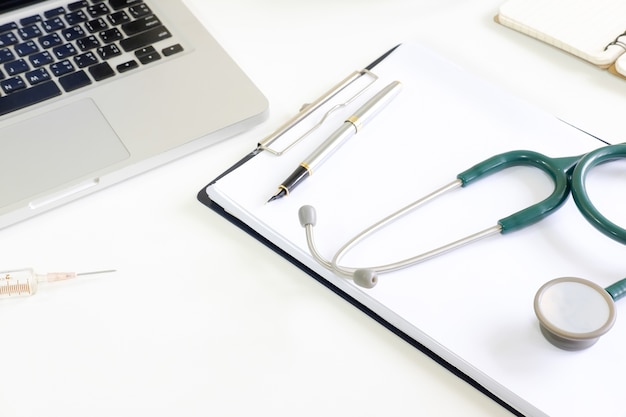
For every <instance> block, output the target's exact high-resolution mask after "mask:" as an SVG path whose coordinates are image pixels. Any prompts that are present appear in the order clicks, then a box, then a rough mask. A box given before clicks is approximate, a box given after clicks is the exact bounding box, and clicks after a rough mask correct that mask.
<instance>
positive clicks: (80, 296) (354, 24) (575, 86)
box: [0, 0, 626, 417]
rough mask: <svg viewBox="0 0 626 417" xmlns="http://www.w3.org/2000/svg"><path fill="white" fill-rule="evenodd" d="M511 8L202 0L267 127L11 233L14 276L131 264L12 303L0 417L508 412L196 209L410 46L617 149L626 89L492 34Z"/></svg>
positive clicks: (7, 251)
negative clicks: (302, 118) (263, 105)
mask: <svg viewBox="0 0 626 417" xmlns="http://www.w3.org/2000/svg"><path fill="white" fill-rule="evenodd" d="M499 3H500V2H499V1H496V0H443V1H426V0H386V1H382V0H360V1H355V0H342V1H336V0H332V1H331V0H320V1H312V2H297V1H285V0H283V1H280V0H266V1H264V2H260V1H254V0H229V1H227V2H226V1H211V0H188V4H189V5H190V7H191V8H192V9H193V10H194V11H195V12H196V13H197V15H198V16H199V17H200V18H201V20H202V21H203V22H204V23H205V24H206V26H207V28H208V29H209V30H210V31H211V32H212V33H213V35H214V36H215V37H216V38H217V39H218V40H219V41H220V42H221V43H222V44H223V45H224V47H225V48H226V49H227V50H228V51H229V52H230V53H231V55H232V56H233V57H234V58H235V60H236V61H237V62H238V63H239V64H240V65H241V66H242V67H243V68H244V69H245V71H246V72H247V73H248V74H249V75H250V77H251V78H252V79H253V80H254V81H255V82H256V83H257V85H258V86H259V87H260V89H261V90H262V91H263V92H264V93H265V94H266V96H267V98H268V99H269V101H270V105H271V114H270V117H269V120H268V121H267V122H265V123H263V124H262V125H260V126H258V127H257V128H255V129H253V130H252V131H249V132H246V133H245V134H242V135H240V136H237V137H235V138H232V139H229V140H227V141H225V142H222V143H220V144H217V145H215V146H213V147H211V148H209V149H206V150H203V151H200V152H197V153H195V154H193V155H191V156H189V157H186V158H184V159H181V160H178V161H175V162H173V163H170V164H168V165H166V166H164V167H161V168H159V169H156V170H153V171H151V172H149V173H146V174H143V175H141V176H139V177H137V178H134V179H131V180H128V181H126V182H124V183H122V184H119V185H117V186H115V187H112V188H110V189H107V190H104V191H101V192H99V193H97V194H94V195H92V196H89V197H86V198H84V199H82V200H79V201H76V202H74V203H71V204H69V205H67V206H64V207H62V208H59V209H56V210H54V211H52V212H49V213H46V214H44V215H42V216H39V217H37V218H34V219H31V220H28V221H26V222H23V223H21V224H18V225H15V226H11V227H9V228H6V229H3V230H0V254H1V255H0V260H1V261H2V264H1V265H0V269H2V268H4V269H12V268H19V267H24V266H33V267H35V268H36V269H37V270H38V271H42V272H45V271H54V270H75V271H89V270H98V269H108V268H115V269H117V272H115V273H113V274H109V275H101V276H98V277H91V278H85V279H81V280H74V281H68V282H64V283H58V284H55V285H49V286H47V287H45V288H43V287H42V288H41V289H40V292H39V293H38V294H36V295H35V296H33V297H29V298H21V299H13V300H1V302H0V317H1V320H0V335H1V336H0V338H1V340H2V349H1V350H0V351H1V352H2V365H1V366H0V386H2V389H0V415H1V416H3V417H22V416H37V417H41V416H57V415H63V416H66V417H69V416H81V417H83V416H91V417H97V416H116V417H123V416H129V417H130V416H133V417H135V416H137V415H146V416H147V415H150V416H173V415H176V416H251V415H268V416H269V415H271V416H290V417H291V416H309V415H310V416H320V415H333V416H334V415H348V416H357V415H358V416H381V415H385V416H397V415H419V416H461V415H462V416H464V417H472V416H509V415H511V414H510V413H509V412H508V411H506V410H505V409H504V408H502V407H501V406H499V405H498V404H496V403H495V402H494V401H492V400H491V399H489V398H487V397H486V396H484V395H483V394H481V393H480V392H478V391H477V390H475V389H474V388H473V387H471V386H470V385H468V384H467V383H465V382H463V381H462V380H460V379H458V378H457V377H456V376H454V375H452V374H451V373H450V372H449V371H447V370H445V369H444V368H443V367H441V366H440V365H439V364H437V363H436V362H434V361H433V360H431V359H429V358H428V357H427V356H425V355H424V354H423V353H421V352H420V351H418V350H416V349H414V348H413V347H411V346H410V345H409V344H407V343H406V342H404V341H402V340H401V339H400V338H398V337H397V336H395V335H393V334H392V333H391V332H390V331H388V330H386V329H385V328H383V327H382V326H380V325H379V324H377V323H376V322H374V321H373V320H372V319H370V318H369V317H367V316H365V315H364V314H363V313H361V312H360V311H358V310H357V309H356V308H354V307H353V306H351V305H350V304H349V303H347V302H346V301H344V300H343V299H342V298H340V297H338V296H337V295H335V294H334V293H332V292H331V291H329V290H327V289H326V288H325V287H323V286H322V285H320V284H319V283H317V282H316V281H314V280H313V279H312V278H310V277H308V276H307V275H306V274H304V273H303V272H301V271H300V270H298V269H297V268H296V267H294V266H292V265H291V264H290V263H289V262H287V261H286V260H284V259H282V258H281V257H279V256H277V255H275V254H274V253H273V252H271V251H270V250H269V249H267V248H265V247H264V246H263V245H262V244H260V243H259V242H257V241H256V240H254V239H252V238H250V237H248V236H247V235H246V234H245V233H244V232H242V231H240V230H239V229H237V228H235V227H234V226H232V225H231V224H229V223H228V222H226V221H225V220H223V219H222V218H221V217H219V216H218V215H217V214H215V213H213V212H212V211H210V210H209V209H207V208H206V207H204V206H203V205H201V204H200V203H199V202H197V200H196V194H197V192H198V191H199V190H200V189H201V188H202V187H203V186H204V185H205V184H206V183H207V182H208V181H210V180H211V179H212V178H213V177H214V176H216V175H217V174H219V173H220V172H222V171H223V170H224V169H225V168H227V167H229V166H230V165H231V164H232V163H233V162H234V161H236V160H237V159H239V158H240V157H241V156H243V155H244V154H245V153H247V152H248V151H250V150H251V149H252V148H253V146H254V145H255V143H256V141H257V140H258V139H260V138H261V137H262V136H264V135H266V134H267V133H269V132H270V131H271V130H273V129H274V128H275V127H276V126H278V125H279V124H280V123H282V122H283V121H285V120H286V119H287V118H288V117H289V116H291V115H292V114H293V113H294V112H295V111H297V110H298V108H299V107H300V105H301V104H303V103H305V102H307V101H308V100H312V99H315V98H316V97H317V96H318V95H320V94H321V93H322V92H324V91H325V90H326V89H327V88H329V87H330V86H332V85H334V84H335V83H336V82H338V81H339V80H340V79H342V78H343V77H345V76H346V75H347V74H348V73H350V72H351V71H352V70H355V69H359V68H361V67H363V66H365V65H367V64H368V63H369V62H370V61H371V60H372V59H374V58H376V57H377V56H378V55H379V54H381V53H382V52H384V51H385V50H387V49H389V48H390V47H392V46H393V45H395V44H397V43H400V42H405V41H418V42H421V43H423V44H424V45H426V46H427V47H430V48H431V49H433V50H435V51H437V52H439V53H440V54H441V55H443V56H445V57H447V58H449V59H450V60H452V61H454V62H456V63H458V64H459V65H461V66H463V67H465V68H467V69H468V70H470V71H472V72H475V73H477V74H479V75H481V76H483V77H485V78H487V79H489V80H491V81H492V82H494V83H496V84H499V85H500V86H502V87H503V88H505V89H508V90H510V91H512V92H513V93H514V94H517V95H521V96H522V97H524V98H526V99H528V100H529V101H530V102H532V103H534V104H536V105H537V106H540V107H542V108H544V109H545V110H547V111H549V112H551V113H553V114H556V115H558V116H560V117H563V118H564V119H566V120H567V121H569V122H571V123H573V124H576V125H579V126H580V127H582V128H583V129H587V130H589V131H591V132H592V133H595V134H597V135H600V136H602V137H604V138H606V139H608V140H610V141H614V142H615V141H620V140H622V139H621V138H620V135H621V133H620V130H619V129H620V118H619V114H618V110H619V107H620V104H621V105H623V97H626V81H624V80H621V79H619V78H617V77H615V76H612V75H610V74H608V73H606V72H605V71H602V70H599V69H596V68H594V67H592V66H591V65H590V64H587V63H585V62H583V61H581V60H578V59H576V58H573V57H571V56H569V55H567V54H565V53H562V52H560V51H558V50H556V49H554V48H552V47H549V46H546V45H543V44H541V43H539V42H537V41H535V40H533V39H530V38H527V37H525V36H523V35H520V34H517V33H515V32H513V31H511V30H509V29H506V28H504V27H501V26H499V25H497V24H496V23H494V22H493V16H494V15H495V14H496V12H497V7H498V5H499ZM25 169H28V168H27V167H25Z"/></svg>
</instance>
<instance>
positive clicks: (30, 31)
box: [17, 25, 43, 41]
mask: <svg viewBox="0 0 626 417" xmlns="http://www.w3.org/2000/svg"><path fill="white" fill-rule="evenodd" d="M17 33H19V35H20V38H22V40H24V41H27V40H29V39H33V38H37V37H39V36H41V35H43V33H41V29H39V26H37V25H30V26H24V27H22V28H19V29H18V31H17Z"/></svg>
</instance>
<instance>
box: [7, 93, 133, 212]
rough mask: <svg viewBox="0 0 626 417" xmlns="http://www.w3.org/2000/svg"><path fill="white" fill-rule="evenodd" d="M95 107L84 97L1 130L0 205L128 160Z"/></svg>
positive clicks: (122, 147) (120, 143)
mask: <svg viewBox="0 0 626 417" xmlns="http://www.w3.org/2000/svg"><path fill="white" fill-rule="evenodd" d="M128 156H129V153H128V151H127V150H126V148H125V147H124V145H123V144H122V142H121V141H120V139H119V138H118V136H117V135H116V133H115V132H114V131H113V129H112V128H111V126H110V125H109V123H108V122H107V120H106V119H105V118H104V116H103V115H102V113H101V112H100V110H99V109H98V107H97V106H96V104H95V103H94V102H93V101H92V100H90V99H84V100H80V101H77V102H75V103H72V104H69V105H68V106H65V107H62V108H59V109H56V110H52V111H50V112H48V113H44V114H42V115H39V116H35V117H33V118H31V119H27V120H24V121H22V122H19V123H16V124H13V125H10V126H6V127H4V128H0V170H1V171H2V173H1V175H0V207H4V206H7V205H9V204H12V203H16V202H18V201H20V200H23V199H28V198H32V197H33V196H36V195H39V194H40V193H43V192H45V191H48V190H53V189H56V190H55V191H56V192H60V191H61V190H60V189H59V188H57V187H59V186H61V185H64V184H68V183H70V182H71V181H73V180H77V179H79V178H80V177H82V176H84V175H87V174H89V173H95V172H97V171H98V170H100V169H102V168H104V167H106V166H108V165H111V164H113V163H115V162H119V161H122V160H124V159H126V158H128Z"/></svg>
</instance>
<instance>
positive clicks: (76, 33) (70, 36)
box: [61, 26, 86, 42]
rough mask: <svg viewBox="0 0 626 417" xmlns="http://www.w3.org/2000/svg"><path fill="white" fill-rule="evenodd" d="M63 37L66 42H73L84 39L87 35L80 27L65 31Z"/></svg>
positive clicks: (62, 32)
mask: <svg viewBox="0 0 626 417" xmlns="http://www.w3.org/2000/svg"><path fill="white" fill-rule="evenodd" d="M61 35H63V37H64V38H65V40H66V41H68V42H71V41H74V40H76V39H80V38H82V37H83V36H85V35H86V33H85V31H84V30H83V28H81V27H80V26H72V27H71V28H67V29H63V30H62V31H61Z"/></svg>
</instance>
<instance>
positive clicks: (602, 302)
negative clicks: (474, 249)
mask: <svg viewBox="0 0 626 417" xmlns="http://www.w3.org/2000/svg"><path fill="white" fill-rule="evenodd" d="M622 158H626V144H619V145H611V146H605V147H602V148H599V149H596V150H595V151H592V152H589V153H587V154H585V155H581V156H574V157H563V158H549V157H547V156H545V155H543V154H540V153H537V152H533V151H524V150H521V151H520V150H518V151H511V152H506V153H502V154H499V155H495V156H492V157H491V158H488V159H486V160H485V161H483V162H480V163H478V164H476V165H474V166H473V167H471V168H470V169H468V170H466V171H464V172H461V173H460V174H459V175H457V178H456V179H455V180H454V181H453V182H451V183H449V184H447V185H445V186H444V187H441V188H439V189H437V190H435V191H434V192H432V193H430V194H428V195H426V196H424V197H422V198H420V199H418V200H416V201H414V202H413V203H411V204H409V205H407V206H405V207H403V208H401V209H400V210H398V211H396V212H394V213H392V214H390V215H388V216H387V217H385V218H383V219H381V220H379V221H378V222H376V223H374V224H372V225H371V226H369V227H368V228H366V229H364V230H363V231H361V232H360V233H359V234H357V235H356V236H354V237H353V238H352V239H350V240H349V241H347V242H346V243H345V244H344V245H343V246H341V247H340V248H339V250H338V251H337V252H336V253H335V255H334V256H333V258H332V259H330V260H328V259H326V258H324V257H323V256H322V255H321V254H320V253H319V251H318V250H317V247H316V245H315V241H314V239H313V227H314V226H315V224H316V222H317V219H316V217H317V216H316V212H315V208H314V207H312V206H308V205H307V206H303V207H301V208H300V210H299V212H298V216H299V219H300V224H301V225H302V226H303V227H304V228H305V231H306V240H307V245H308V247H309V250H310V252H311V255H312V256H313V258H314V259H315V260H316V261H317V262H319V263H320V264H321V265H323V266H324V267H325V268H327V269H328V270H330V271H332V272H334V273H335V274H337V275H340V276H343V277H346V278H350V279H352V280H353V281H354V283H355V284H356V285H359V286H361V287H363V288H373V287H374V286H375V285H376V284H377V283H378V279H379V276H380V275H382V274H385V273H388V272H393V271H397V270H400V269H403V268H407V267H410V266H413V265H416V264H418V263H421V262H424V261H426V260H429V259H431V258H433V257H435V256H439V255H442V254H444V253H446V252H449V251H451V250H453V249H456V248H459V247H461V246H464V245H466V244H469V243H472V242H475V241H477V240H480V239H483V238H486V237H488V236H492V235H495V234H505V233H509V232H513V231H516V230H519V229H522V228H524V227H527V226H530V225H531V224H534V223H536V222H538V221H540V220H541V219H543V218H545V217H547V216H548V215H550V214H552V213H553V212H554V211H556V210H557V209H558V208H560V207H561V205H562V204H563V203H564V202H565V200H566V199H567V196H568V195H569V193H570V190H571V193H572V197H573V198H574V201H575V203H576V206H577V207H578V209H579V211H580V212H581V213H582V215H583V216H584V217H585V218H586V219H587V220H588V221H589V222H590V223H591V224H592V225H593V226H594V227H595V228H596V229H597V230H599V231H600V232H602V233H604V234H605V235H607V236H609V237H610V238H612V239H614V240H616V241H618V242H620V243H623V244H626V230H625V229H623V228H621V227H620V226H618V225H617V224H615V223H613V222H611V221H610V220H608V219H607V218H606V217H604V216H603V215H602V214H601V213H600V212H599V211H598V210H597V209H596V208H595V206H594V205H593V204H592V203H591V201H590V199H589V196H588V195H587V190H586V183H585V181H586V178H587V174H588V172H589V170H591V169H592V168H594V167H595V166H596V165H599V164H602V163H605V162H610V161H613V160H616V159H622ZM520 165H526V166H531V167H535V168H538V169H540V170H542V171H544V172H546V173H547V174H548V175H549V176H550V177H551V179H552V180H553V182H554V190H553V192H552V193H551V194H550V195H549V196H548V197H547V198H546V199H545V200H543V201H541V202H539V203H536V204H534V205H531V206H529V207H527V208H525V209H523V210H521V211H518V212H516V213H514V214H512V215H510V216H508V217H505V218H503V219H500V220H498V222H497V224H496V225H495V226H492V227H490V228H487V229H485V230H483V231H480V232H478V233H474V234H472V235H469V236H466V237H464V238H462V239H459V240H457V241H455V242H451V243H449V244H446V245H444V246H441V247H439V248H436V249H433V250H430V251H428V252H425V253H422V254H419V255H416V256H413V257H410V258H406V259H403V260H400V261H397V262H393V263H389V264H385V265H378V266H368V267H358V268H356V267H348V266H344V265H341V260H342V259H343V257H344V256H345V255H346V254H347V253H348V252H349V251H350V250H352V249H354V248H355V247H356V246H357V245H358V244H359V243H360V242H361V241H363V240H364V239H365V238H367V237H369V236H371V235H372V234H374V233H376V232H377V231H378V230H380V229H382V228H384V227H385V226H387V225H389V224H390V223H391V222H394V221H396V220H397V219H399V218H401V217H402V216H405V215H407V214H408V213H410V212H412V211H413V210H415V209H416V208H418V207H420V206H421V205H423V204H425V203H427V202H429V201H431V200H433V199H435V198H436V197H439V196H441V195H443V194H445V193H447V192H449V191H452V190H454V189H457V188H459V187H465V186H466V185H468V184H470V183H471V182H473V181H474V180H477V179H479V178H481V177H483V176H486V175H489V174H493V173H495V172H498V171H501V170H503V169H505V168H509V167H512V166H520ZM624 295H626V278H625V279H623V280H620V281H618V282H616V283H614V284H612V285H611V286H609V287H607V288H606V289H604V288H602V287H600V286H599V285H597V284H595V283H593V282H591V281H588V280H585V279H581V278H558V279H555V280H552V281H550V282H548V283H546V284H545V285H543V286H542V287H541V288H540V289H539V291H538V292H537V294H536V296H535V301H534V309H535V314H536V316H537V318H538V320H539V324H540V329H541V332H542V334H543V335H544V336H545V337H546V339H547V340H548V341H550V342H551V343H552V344H554V345H555V346H557V347H559V348H561V349H566V350H580V349H585V348H587V347H589V346H591V345H593V344H594V343H595V342H596V341H597V340H598V339H599V337H600V336H602V335H603V334H604V333H606V332H607V331H608V330H609V329H610V328H611V327H612V326H613V323H614V322H615V317H616V312H615V305H614V301H617V300H618V299H620V298H622V296H624Z"/></svg>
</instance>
